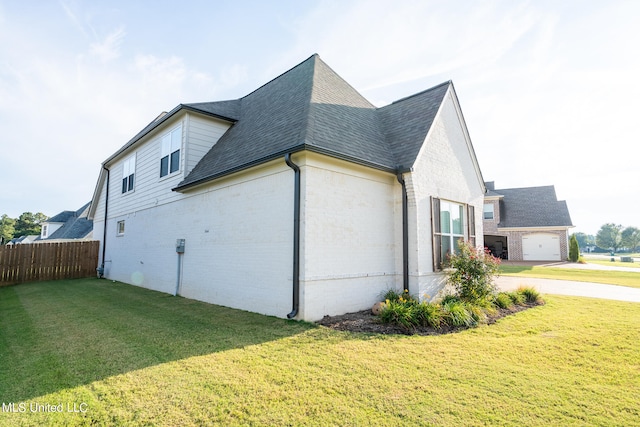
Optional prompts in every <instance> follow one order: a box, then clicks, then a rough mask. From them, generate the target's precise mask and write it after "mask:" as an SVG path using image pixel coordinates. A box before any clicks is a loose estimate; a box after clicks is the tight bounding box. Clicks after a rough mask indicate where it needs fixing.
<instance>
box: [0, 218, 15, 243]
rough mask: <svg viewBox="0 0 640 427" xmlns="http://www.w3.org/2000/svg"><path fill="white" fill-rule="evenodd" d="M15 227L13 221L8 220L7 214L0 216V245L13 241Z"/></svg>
mask: <svg viewBox="0 0 640 427" xmlns="http://www.w3.org/2000/svg"><path fill="white" fill-rule="evenodd" d="M15 226H16V220H15V219H13V218H9V216H8V215H7V214H2V217H0V244H3V245H4V244H5V243H7V242H8V241H9V240H11V239H13V236H14V234H15Z"/></svg>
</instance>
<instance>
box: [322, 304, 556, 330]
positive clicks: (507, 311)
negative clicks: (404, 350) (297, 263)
mask: <svg viewBox="0 0 640 427" xmlns="http://www.w3.org/2000/svg"><path fill="white" fill-rule="evenodd" d="M542 304H544V303H525V304H524V305H515V306H513V307H511V308H498V309H497V311H496V313H495V314H493V315H489V316H487V321H486V324H489V325H490V324H493V323H495V322H496V321H497V320H499V319H501V318H503V317H505V316H509V315H511V314H514V313H518V312H520V311H523V310H527V309H529V308H532V307H536V306H538V305H542ZM317 323H318V324H319V325H322V326H326V327H327V328H330V329H334V330H337V331H348V332H362V333H376V334H385V335H392V334H396V335H398V334H400V335H442V334H450V333H453V332H459V331H463V330H465V329H469V327H468V326H456V327H453V326H449V325H442V326H441V327H440V328H433V327H429V326H416V327H413V328H405V327H403V326H400V325H397V324H393V323H382V321H381V319H380V317H379V316H376V315H374V314H373V313H372V312H371V310H363V311H358V312H356V313H347V314H343V315H340V316H325V317H324V318H323V319H322V320H320V321H318V322H317Z"/></svg>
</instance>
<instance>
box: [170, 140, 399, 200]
mask: <svg viewBox="0 0 640 427" xmlns="http://www.w3.org/2000/svg"><path fill="white" fill-rule="evenodd" d="M304 150H306V151H309V152H311V153H316V154H323V155H325V156H328V157H332V158H334V159H338V160H344V161H346V162H350V163H355V164H357V165H360V166H365V167H370V168H372V169H376V170H380V171H383V172H390V173H396V172H397V170H396V169H394V168H391V167H389V166H384V165H380V164H376V163H372V162H368V161H365V160H360V159H357V158H355V157H352V156H347V155H344V154H340V153H337V152H334V151H330V150H325V149H322V148H318V147H315V146H313V145H309V144H300V145H296V146H294V147H291V148H287V149H286V150H282V151H279V152H277V153H274V154H270V155H268V156H265V157H261V158H259V159H256V160H252V161H250V162H247V163H245V164H242V165H240V166H236V167H234V168H231V169H227V170H225V171H222V172H219V173H216V174H214V175H210V176H206V177H204V178H201V179H198V180H196V181H193V182H190V183H187V184H178V186H177V187H175V188H172V189H171V191H176V192H180V193H182V192H186V191H189V190H191V189H192V188H195V187H198V186H200V185H204V184H207V183H208V182H210V181H213V180H216V179H219V178H222V177H225V176H228V175H231V174H234V173H237V172H242V171H244V170H246V169H249V168H252V167H254V166H257V165H260V164H263V163H267V162H270V161H272V160H276V159H279V158H281V157H282V156H283V155H285V156H286V155H287V154H293V153H297V152H299V151H304ZM402 171H403V172H409V170H402Z"/></svg>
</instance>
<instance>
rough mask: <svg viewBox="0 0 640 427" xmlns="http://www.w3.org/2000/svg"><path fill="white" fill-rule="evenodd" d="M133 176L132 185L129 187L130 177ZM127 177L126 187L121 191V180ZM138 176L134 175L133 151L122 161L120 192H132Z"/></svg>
mask: <svg viewBox="0 0 640 427" xmlns="http://www.w3.org/2000/svg"><path fill="white" fill-rule="evenodd" d="M131 176H133V187H132V188H131V189H129V187H130V186H131V184H130V183H129V182H130V178H131ZM125 178H126V179H127V189H126V190H125V191H122V184H123V181H124V180H125ZM137 180H138V178H137V177H136V153H133V154H132V155H131V156H129V157H127V158H126V159H125V160H124V162H123V163H122V179H121V180H120V192H121V194H122V195H125V194H129V193H133V192H134V191H135V190H136V181H137Z"/></svg>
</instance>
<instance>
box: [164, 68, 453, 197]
mask: <svg viewBox="0 0 640 427" xmlns="http://www.w3.org/2000/svg"><path fill="white" fill-rule="evenodd" d="M450 85H451V82H446V83H443V84H441V85H438V86H436V87H434V88H432V89H429V90H427V91H424V92H421V93H419V94H416V95H413V96H410V97H407V98H404V99H402V100H400V101H396V102H395V103H393V104H391V105H388V106H386V107H383V108H376V107H374V106H373V105H372V104H371V103H370V102H369V101H367V100H366V99H365V98H364V97H363V96H362V95H360V94H359V93H358V92H357V91H356V90H355V89H354V88H353V87H351V86H350V85H349V84H348V83H347V82H346V81H344V80H343V79H342V78H341V77H340V76H338V75H337V74H336V73H335V72H334V71H333V70H332V69H331V68H330V67H329V66H328V65H326V64H325V63H324V62H323V61H322V60H321V59H320V58H319V56H318V55H313V56H311V57H310V58H309V59H307V60H305V61H304V62H302V63H301V64H299V65H297V66H296V67H294V68H292V69H290V70H289V71H287V72H285V73H284V74H282V75H280V76H279V77H277V78H275V79H273V80H272V81H270V82H268V83H267V84H265V85H263V86H261V87H260V88H258V89H256V90H255V91H253V92H251V93H250V94H248V95H246V96H244V97H243V98H240V99H238V100H235V101H222V102H210V103H199V104H184V107H185V108H190V109H193V110H196V111H203V112H206V113H208V114H214V115H220V116H224V117H228V118H229V119H233V120H235V123H234V124H233V125H232V126H231V127H230V128H229V129H228V130H227V132H225V134H224V135H222V137H221V138H220V139H219V140H218V142H217V143H216V144H215V145H214V146H213V148H211V150H210V151H209V152H208V153H207V154H206V155H205V156H204V157H203V158H202V159H201V160H200V162H199V163H198V164H197V165H196V166H195V167H194V169H193V170H192V171H191V172H190V173H189V175H188V176H187V177H186V178H185V179H184V180H183V181H182V182H181V183H180V184H179V185H178V187H176V188H175V190H178V191H180V190H185V189H187V188H189V187H191V186H194V185H197V184H200V183H203V182H207V181H209V180H212V179H215V178H217V177H220V176H224V175H227V174H229V173H232V172H235V171H238V170H242V169H245V168H248V167H250V166H252V165H255V164H259V163H262V162H265V161H268V160H272V159H275V158H277V157H279V156H283V155H284V154H285V153H288V152H295V151H300V150H309V151H316V152H320V153H323V154H327V155H330V156H334V157H338V158H343V159H345V160H349V161H352V162H355V163H360V164H363V165H367V166H371V167H375V168H378V169H381V170H387V171H390V172H392V171H396V170H398V169H399V168H400V167H402V168H403V169H408V168H409V167H411V166H412V165H413V163H414V162H415V159H416V157H417V155H418V152H419V150H420V147H421V146H422V143H423V142H424V140H425V138H426V135H427V133H428V131H429V129H430V127H431V124H432V123H433V119H434V118H435V115H436V113H437V111H438V109H439V108H440V105H441V103H442V100H443V97H444V94H445V93H446V91H447V90H448V88H449V86H450Z"/></svg>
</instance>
